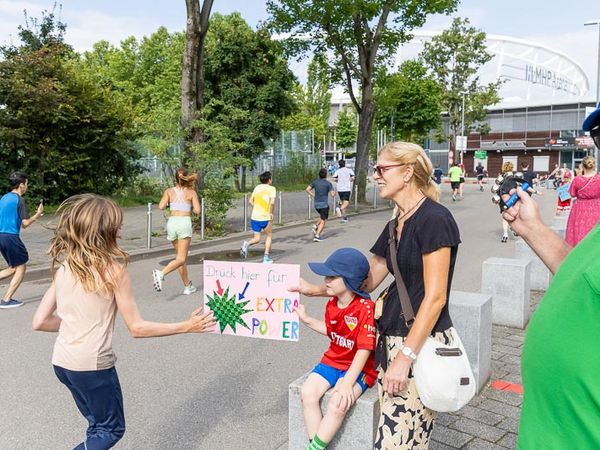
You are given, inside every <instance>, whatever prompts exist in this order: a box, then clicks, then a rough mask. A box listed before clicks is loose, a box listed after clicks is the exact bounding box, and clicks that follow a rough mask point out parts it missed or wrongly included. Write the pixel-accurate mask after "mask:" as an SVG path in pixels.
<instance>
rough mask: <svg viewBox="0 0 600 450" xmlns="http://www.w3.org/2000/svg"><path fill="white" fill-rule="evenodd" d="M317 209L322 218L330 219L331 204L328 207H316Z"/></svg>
mask: <svg viewBox="0 0 600 450" xmlns="http://www.w3.org/2000/svg"><path fill="white" fill-rule="evenodd" d="M315 209H316V210H317V212H318V213H319V216H321V220H327V219H329V206H328V207H326V208H315Z"/></svg>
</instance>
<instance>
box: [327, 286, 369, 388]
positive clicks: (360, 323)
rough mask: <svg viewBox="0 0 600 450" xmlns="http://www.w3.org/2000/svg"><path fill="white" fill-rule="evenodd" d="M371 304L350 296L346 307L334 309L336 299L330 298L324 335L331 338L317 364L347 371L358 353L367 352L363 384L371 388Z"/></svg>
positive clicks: (365, 300)
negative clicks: (368, 351) (350, 298)
mask: <svg viewBox="0 0 600 450" xmlns="http://www.w3.org/2000/svg"><path fill="white" fill-rule="evenodd" d="M374 308H375V305H374V303H373V302H372V301H371V300H367V299H364V298H361V297H358V296H356V297H354V299H353V300H352V301H351V302H350V304H349V305H348V306H346V307H345V308H338V305H337V297H332V298H330V299H329V301H328V302H327V306H326V308H325V325H326V327H327V336H329V339H331V343H330V344H329V348H328V349H327V351H326V352H325V353H324V354H323V358H321V362H322V363H323V364H327V365H328V366H331V367H334V368H336V369H339V370H348V369H349V368H350V365H351V364H352V360H353V359H354V355H356V352H357V351H358V350H370V351H371V354H370V355H369V359H368V360H367V362H366V364H365V367H364V368H363V372H364V373H365V375H366V383H367V385H368V386H373V384H375V380H376V379H377V371H376V370H375V358H374V355H373V353H374V352H373V350H375V319H374V318H373V310H374Z"/></svg>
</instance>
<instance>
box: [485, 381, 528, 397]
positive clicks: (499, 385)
mask: <svg viewBox="0 0 600 450" xmlns="http://www.w3.org/2000/svg"><path fill="white" fill-rule="evenodd" d="M491 386H492V389H496V390H498V391H507V392H513V393H515V394H519V395H523V385H522V384H513V383H509V382H508V381H504V380H494V381H492V385H491Z"/></svg>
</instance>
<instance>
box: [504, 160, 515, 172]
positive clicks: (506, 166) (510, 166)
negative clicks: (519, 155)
mask: <svg viewBox="0 0 600 450" xmlns="http://www.w3.org/2000/svg"><path fill="white" fill-rule="evenodd" d="M513 168H514V167H513V163H511V162H510V161H506V162H505V163H504V164H502V173H506V172H512V171H513Z"/></svg>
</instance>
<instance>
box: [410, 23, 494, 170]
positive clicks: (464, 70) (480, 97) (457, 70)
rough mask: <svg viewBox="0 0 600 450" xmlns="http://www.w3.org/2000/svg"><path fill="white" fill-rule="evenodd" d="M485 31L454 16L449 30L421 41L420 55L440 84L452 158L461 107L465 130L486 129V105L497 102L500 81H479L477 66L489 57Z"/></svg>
mask: <svg viewBox="0 0 600 450" xmlns="http://www.w3.org/2000/svg"><path fill="white" fill-rule="evenodd" d="M485 39H486V34H485V33H484V32H482V31H480V30H477V29H476V28H474V27H471V26H470V22H469V19H461V18H455V19H454V20H453V21H452V26H451V27H450V29H448V30H445V31H444V32H442V33H441V34H440V35H438V36H435V37H433V38H432V39H431V41H430V42H427V43H425V46H424V49H423V51H422V52H421V55H420V56H421V58H422V59H423V61H424V63H425V65H426V66H427V68H428V69H429V70H431V73H432V74H433V76H434V77H435V78H436V80H437V81H438V82H439V83H440V84H441V85H442V86H443V87H444V93H443V95H442V105H443V108H444V110H445V111H447V113H448V117H449V125H450V134H449V135H448V136H441V137H442V138H445V139H448V140H449V144H450V153H451V155H452V156H453V158H455V156H456V155H455V154H454V153H455V150H456V136H457V135H458V134H459V133H460V129H461V123H462V116H463V114H462V112H463V109H462V105H463V99H464V104H465V109H464V126H465V133H468V131H469V130H474V131H479V132H486V131H487V128H486V127H487V125H486V124H485V123H484V121H485V117H486V108H487V107H488V106H491V105H494V104H496V103H498V102H499V101H500V97H499V96H498V89H499V87H500V84H501V82H500V81H496V82H493V83H489V84H487V85H482V84H480V80H479V75H478V71H479V68H480V67H481V66H482V65H484V64H485V63H487V62H488V61H490V60H491V59H492V55H491V54H490V53H488V51H487V50H486V45H485Z"/></svg>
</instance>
